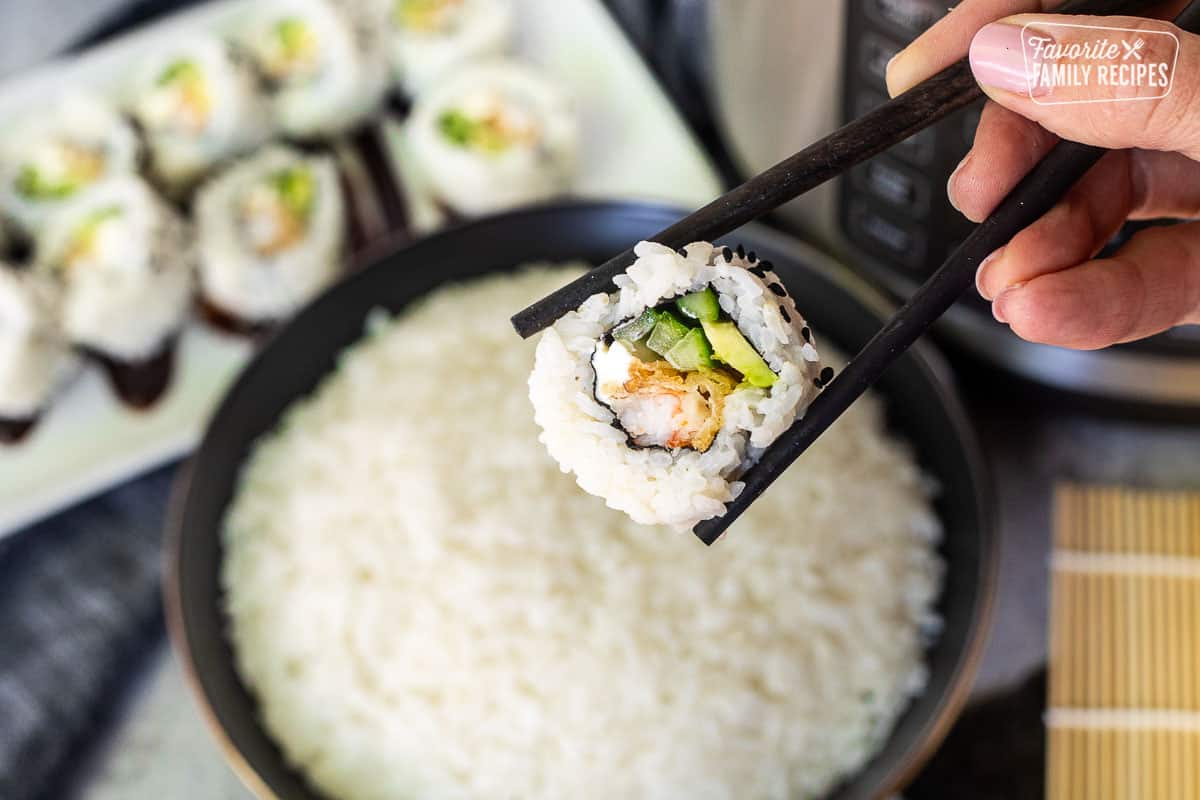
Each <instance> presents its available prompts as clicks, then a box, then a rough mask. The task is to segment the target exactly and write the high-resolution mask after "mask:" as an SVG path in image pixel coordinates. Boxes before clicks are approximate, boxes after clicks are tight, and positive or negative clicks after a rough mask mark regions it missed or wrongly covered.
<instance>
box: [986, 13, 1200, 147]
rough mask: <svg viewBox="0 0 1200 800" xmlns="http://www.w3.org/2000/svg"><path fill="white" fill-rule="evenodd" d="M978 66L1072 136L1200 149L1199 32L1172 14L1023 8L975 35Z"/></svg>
mask: <svg viewBox="0 0 1200 800" xmlns="http://www.w3.org/2000/svg"><path fill="white" fill-rule="evenodd" d="M971 69H972V71H973V72H974V73H975V79H976V80H977V81H979V83H980V85H981V86H982V87H983V90H984V91H985V92H986V93H987V95H988V96H989V97H990V98H991V99H993V100H995V101H996V102H997V103H999V104H1000V105H1003V106H1005V107H1007V108H1009V109H1012V110H1013V111H1016V112H1017V113H1018V114H1021V115H1023V116H1025V117H1028V118H1029V119H1031V120H1033V121H1034V122H1037V123H1039V124H1040V125H1042V127H1044V128H1046V129H1048V130H1050V131H1052V132H1053V133H1055V134H1058V135H1059V136H1061V137H1063V138H1064V139H1071V140H1073V141H1076V142H1083V143H1084V144H1090V145H1097V146H1101V147H1106V148H1110V149H1124V148H1130V147H1140V148H1145V149H1152V150H1169V151H1177V152H1181V153H1184V154H1186V155H1188V156H1190V157H1192V158H1197V157H1200V106H1198V107H1193V101H1195V100H1196V99H1200V37H1198V36H1194V35H1192V34H1190V33H1186V32H1184V31H1181V30H1180V29H1179V28H1177V27H1176V26H1174V25H1172V24H1170V23H1169V22H1163V21H1161V20H1152V19H1141V18H1138V17H1070V18H1067V17H1062V16H1054V15H1049V14H1019V15H1017V16H1013V17H1007V18H1005V19H1002V20H1000V21H998V22H993V23H991V24H990V25H986V26H985V27H983V28H982V29H980V31H979V32H978V33H977V34H975V38H974V39H973V40H972V41H971Z"/></svg>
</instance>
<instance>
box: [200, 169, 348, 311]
mask: <svg viewBox="0 0 1200 800" xmlns="http://www.w3.org/2000/svg"><path fill="white" fill-rule="evenodd" d="M344 202H345V201H344V199H343V197H342V189H341V184H340V182H339V179H338V172H337V168H336V166H335V165H334V162H333V159H332V158H330V157H328V156H323V155H304V154H302V153H300V152H298V151H296V150H292V149H290V148H286V147H271V148H268V149H266V150H264V151H262V152H261V153H258V154H256V155H254V156H252V157H250V158H247V159H245V160H243V161H242V162H240V163H238V164H235V165H234V166H232V167H231V168H229V169H228V170H227V171H226V172H224V173H223V174H221V175H219V176H217V177H215V178H213V179H212V180H211V181H210V182H209V183H207V184H205V185H204V186H203V187H201V189H200V191H199V192H198V193H197V197H196V205H195V216H196V224H197V226H198V231H197V238H198V239H199V247H200V286H201V290H202V292H203V294H204V297H205V299H206V300H207V301H208V302H210V303H212V304H213V305H215V306H216V307H217V308H219V309H220V310H222V311H224V312H226V313H228V314H231V315H233V316H234V317H236V318H238V319H239V320H241V321H243V322H247V323H269V322H273V321H276V320H279V319H281V318H283V317H286V316H288V315H289V314H291V313H292V312H293V311H295V310H296V309H297V308H299V307H300V306H301V305H303V304H304V303H306V302H307V301H308V300H309V299H310V298H312V297H313V296H314V295H316V294H317V293H318V292H320V291H321V290H322V289H324V288H325V287H326V286H328V285H329V284H330V283H332V282H333V280H334V279H335V278H336V277H337V275H338V272H339V270H340V268H341V263H342V255H343V249H344V241H345V213H346V212H345V205H344Z"/></svg>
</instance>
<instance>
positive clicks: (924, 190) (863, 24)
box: [838, 0, 983, 279]
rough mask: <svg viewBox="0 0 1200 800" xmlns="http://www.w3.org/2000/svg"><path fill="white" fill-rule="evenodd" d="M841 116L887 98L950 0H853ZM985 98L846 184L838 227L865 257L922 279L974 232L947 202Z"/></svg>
mask: <svg viewBox="0 0 1200 800" xmlns="http://www.w3.org/2000/svg"><path fill="white" fill-rule="evenodd" d="M846 7H847V20H846V46H845V48H844V51H843V52H844V53H845V59H844V64H843V81H842V86H843V97H842V115H843V117H844V119H845V121H849V120H851V119H854V118H856V117H859V116H861V115H863V114H864V113H866V112H868V111H870V110H871V109H873V108H875V107H876V106H878V105H880V104H881V103H883V102H885V101H886V100H887V99H888V95H887V84H886V82H885V80H884V75H885V70H886V68H887V63H888V61H889V60H890V59H891V58H892V56H893V55H895V54H896V53H897V52H898V51H899V50H900V49H901V48H902V47H904V45H906V44H908V43H909V42H910V41H912V40H913V39H914V38H916V36H917V35H918V34H920V33H921V32H922V31H924V30H925V29H926V28H928V27H929V26H930V25H932V24H933V23H934V22H936V21H937V20H938V19H939V18H941V17H942V16H943V15H944V14H945V13H946V8H947V4H946V2H945V0H849V2H847V4H846ZM982 107H983V104H982V102H980V103H978V104H975V105H973V106H971V107H970V108H967V109H964V110H963V111H960V112H958V113H956V114H954V115H952V116H950V117H948V118H947V119H944V120H942V121H941V122H939V123H938V124H936V125H934V126H932V127H930V128H926V129H925V130H923V131H921V132H920V133H918V134H917V135H915V136H913V137H912V138H910V139H908V140H907V141H905V142H902V143H901V144H899V145H896V146H895V147H893V148H892V149H891V150H888V151H887V152H885V153H883V154H881V155H879V156H877V157H875V158H873V159H871V160H870V161H868V162H867V163H865V164H861V165H859V166H858V167H857V168H855V169H854V170H852V171H851V173H850V175H849V179H848V180H844V181H842V182H841V187H842V188H841V190H840V191H841V196H840V198H839V201H838V224H839V225H840V227H841V230H842V233H843V235H844V236H845V237H846V239H847V240H848V241H850V242H852V243H853V244H854V245H855V246H856V247H858V248H859V249H860V250H861V251H863V253H864V254H865V255H867V256H868V257H872V258H874V259H877V260H879V261H881V262H882V263H883V264H884V265H886V266H889V267H892V268H894V269H899V270H900V271H902V272H904V273H906V274H907V276H908V277H910V278H915V279H920V278H922V277H924V276H925V275H927V274H929V273H930V272H932V271H933V270H934V269H936V268H937V266H938V265H939V264H941V263H942V261H943V260H944V259H945V257H946V256H947V255H949V253H950V251H951V250H953V248H954V247H956V246H957V245H958V243H959V242H961V241H962V240H963V238H965V237H966V235H967V234H968V233H969V232H970V229H971V225H970V223H968V222H967V221H966V220H964V219H963V217H962V216H961V215H960V214H959V213H958V212H957V211H955V210H954V209H953V207H951V205H950V203H949V201H948V200H947V199H946V188H945V187H946V181H947V180H948V179H949V177H950V173H951V172H953V171H954V168H955V167H956V166H957V165H958V162H959V160H960V159H961V158H962V157H963V156H964V155H965V154H966V152H967V150H969V149H970V146H971V143H972V141H973V140H974V138H975V126H976V124H977V123H978V121H979V113H980V109H981V108H982Z"/></svg>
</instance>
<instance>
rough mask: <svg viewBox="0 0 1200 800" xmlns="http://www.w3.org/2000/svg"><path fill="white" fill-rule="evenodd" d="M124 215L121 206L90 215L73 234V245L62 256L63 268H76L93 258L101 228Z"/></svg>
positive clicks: (109, 207) (107, 207) (107, 208)
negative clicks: (97, 235) (82, 262)
mask: <svg viewBox="0 0 1200 800" xmlns="http://www.w3.org/2000/svg"><path fill="white" fill-rule="evenodd" d="M123 213H124V209H122V208H121V207H120V206H117V205H112V206H104V207H103V208H98V209H96V210H95V211H93V212H91V213H90V214H88V215H87V216H86V217H85V218H84V219H83V221H82V222H80V223H79V225H77V226H76V227H75V230H74V231H72V232H71V243H70V246H68V247H67V250H66V252H64V253H63V256H62V266H63V267H67V268H70V267H74V266H76V265H77V264H79V263H80V262H81V261H84V260H86V259H89V258H91V257H92V256H93V255H95V252H96V234H97V233H98V232H99V230H100V226H101V225H103V224H104V223H106V222H108V221H109V220H111V219H117V218H118V217H120V216H121V215H122V214H123Z"/></svg>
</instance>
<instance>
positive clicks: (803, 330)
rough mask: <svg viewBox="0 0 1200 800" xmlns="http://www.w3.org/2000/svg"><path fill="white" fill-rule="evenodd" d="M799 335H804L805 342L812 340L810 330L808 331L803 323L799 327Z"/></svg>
mask: <svg viewBox="0 0 1200 800" xmlns="http://www.w3.org/2000/svg"><path fill="white" fill-rule="evenodd" d="M800 335H801V336H803V337H804V341H806V342H811V341H812V331H810V330H809V329H808V326H807V325H805V326H804V327H803V328H801V329H800Z"/></svg>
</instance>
